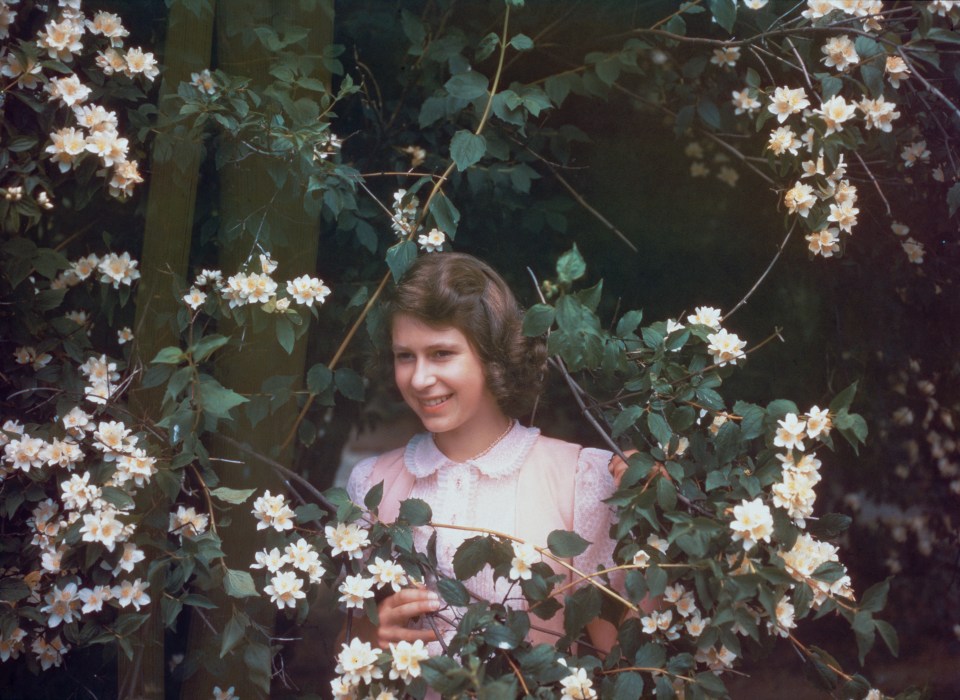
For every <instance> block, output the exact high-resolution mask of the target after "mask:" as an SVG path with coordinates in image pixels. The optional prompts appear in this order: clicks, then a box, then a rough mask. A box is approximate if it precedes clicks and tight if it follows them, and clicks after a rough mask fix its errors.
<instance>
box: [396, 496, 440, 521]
mask: <svg viewBox="0 0 960 700" xmlns="http://www.w3.org/2000/svg"><path fill="white" fill-rule="evenodd" d="M432 517H433V511H432V510H430V506H429V504H427V502H426V501H423V500H420V499H419V498H408V499H407V500H405V501H403V502H402V503H400V513H399V515H398V516H397V519H398V520H402V521H404V522H405V523H407V524H409V525H413V526H419V525H426V524H427V523H429V522H430V518H432Z"/></svg>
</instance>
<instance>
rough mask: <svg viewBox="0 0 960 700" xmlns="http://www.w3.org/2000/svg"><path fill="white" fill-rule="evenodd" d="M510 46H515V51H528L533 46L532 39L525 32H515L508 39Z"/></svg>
mask: <svg viewBox="0 0 960 700" xmlns="http://www.w3.org/2000/svg"><path fill="white" fill-rule="evenodd" d="M510 46H512V47H513V48H515V49H516V50H517V51H529V50H530V49H532V48H533V39H531V38H530V37H528V36H527V35H526V34H517V35H516V36H514V37H513V38H511V39H510Z"/></svg>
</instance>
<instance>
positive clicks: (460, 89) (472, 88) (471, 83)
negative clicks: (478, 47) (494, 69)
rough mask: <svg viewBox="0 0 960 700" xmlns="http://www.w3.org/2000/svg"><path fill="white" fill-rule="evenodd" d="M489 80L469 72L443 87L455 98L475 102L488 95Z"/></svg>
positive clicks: (451, 80)
mask: <svg viewBox="0 0 960 700" xmlns="http://www.w3.org/2000/svg"><path fill="white" fill-rule="evenodd" d="M489 82H490V81H489V79H488V78H487V76H485V75H483V74H482V73H478V72H476V71H473V70H468V71H466V72H464V73H458V74H457V75H455V76H453V77H452V78H450V80H448V81H447V82H446V83H445V84H444V86H443V87H445V88H446V89H447V92H449V93H450V94H451V95H453V96H454V97H459V98H460V99H462V100H475V99H477V98H478V97H482V96H483V95H486V94H487V85H488V84H489Z"/></svg>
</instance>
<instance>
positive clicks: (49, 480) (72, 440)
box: [0, 357, 157, 668]
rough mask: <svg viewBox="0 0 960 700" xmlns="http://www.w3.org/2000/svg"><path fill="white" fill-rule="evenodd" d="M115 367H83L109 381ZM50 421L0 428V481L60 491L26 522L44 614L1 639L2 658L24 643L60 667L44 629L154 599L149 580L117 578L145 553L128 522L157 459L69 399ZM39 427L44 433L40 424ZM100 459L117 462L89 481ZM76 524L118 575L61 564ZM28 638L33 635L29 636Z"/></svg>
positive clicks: (120, 428)
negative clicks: (111, 492)
mask: <svg viewBox="0 0 960 700" xmlns="http://www.w3.org/2000/svg"><path fill="white" fill-rule="evenodd" d="M114 368H115V366H111V364H110V363H109V362H107V361H106V359H105V358H96V357H92V358H90V360H88V362H87V363H85V364H84V366H83V367H82V368H81V370H82V371H83V372H84V373H85V374H87V375H88V376H89V377H90V378H91V379H93V380H94V381H105V382H109V381H111V377H112V374H113V369H114ZM113 380H115V377H113ZM55 422H56V423H57V425H55V426H50V428H49V432H50V433H52V435H51V436H50V437H49V438H41V437H34V436H32V435H31V434H30V433H28V432H27V431H26V428H25V426H23V425H22V424H21V423H19V422H17V421H14V420H7V421H6V422H5V423H4V424H3V429H2V432H0V445H2V447H3V458H2V460H0V481H7V480H10V479H15V478H23V479H27V480H29V482H30V483H31V484H32V485H38V484H51V485H52V486H55V488H56V496H53V497H47V498H45V499H44V500H41V501H39V502H37V503H36V504H35V505H34V506H33V507H32V510H31V511H30V515H29V517H28V518H26V520H25V523H26V526H27V528H28V530H27V532H28V540H27V542H28V544H29V545H30V546H31V547H35V548H36V550H35V551H36V558H37V564H36V565H33V566H32V567H31V568H30V571H31V573H29V574H28V575H26V576H23V577H22V580H23V581H24V583H26V584H27V586H28V587H29V589H30V595H29V597H28V598H27V600H26V602H27V603H31V604H34V605H36V610H37V613H38V615H40V616H42V617H38V618H37V628H36V629H35V630H33V631H28V630H25V629H21V628H17V629H16V630H14V632H13V633H12V634H11V635H10V636H8V637H0V661H6V660H8V659H16V658H17V657H18V656H19V654H20V653H21V652H23V651H24V650H25V649H26V648H27V647H28V646H29V648H30V649H31V651H33V653H34V654H35V655H36V658H37V660H38V662H39V663H40V665H41V667H42V668H50V667H54V666H59V665H60V663H61V662H62V657H63V655H64V654H66V653H67V651H68V650H69V649H70V647H69V645H67V644H65V643H64V642H63V641H62V640H61V639H60V637H59V636H54V637H52V638H51V637H50V636H49V633H48V630H53V629H54V628H57V627H59V626H61V625H67V624H70V623H73V622H77V621H80V620H81V618H82V616H83V615H87V614H95V613H98V612H101V611H102V610H103V606H104V605H105V604H110V605H112V606H114V607H117V608H121V609H122V608H126V607H132V608H133V609H134V610H140V609H141V608H142V607H143V606H144V605H148V604H149V603H150V595H149V594H148V593H147V589H148V587H149V584H147V583H146V582H144V581H143V580H142V579H140V578H136V579H133V580H131V579H128V578H123V579H120V578H119V577H121V576H122V575H123V574H124V573H127V574H129V573H132V572H133V571H134V567H135V566H136V564H138V563H139V562H141V561H143V560H144V559H145V558H146V555H145V553H144V552H143V550H142V549H140V548H139V547H138V546H137V545H136V544H134V543H133V542H132V541H131V537H132V536H133V535H134V534H135V533H136V525H135V524H134V523H133V522H125V519H126V517H127V513H128V511H130V510H131V509H132V508H133V497H134V496H136V494H137V489H138V488H140V487H143V486H145V485H147V484H148V483H149V482H150V480H151V479H152V477H153V475H154V474H156V472H157V467H156V459H155V458H154V457H151V456H149V455H148V454H147V453H146V450H145V446H143V445H141V443H140V439H139V438H138V437H137V436H136V435H134V434H133V431H132V430H131V429H130V428H128V427H127V426H126V425H125V424H124V423H122V422H120V421H116V420H99V421H96V420H94V418H93V416H91V415H90V414H88V413H87V412H86V411H84V410H83V409H82V408H80V407H79V406H75V407H73V408H72V409H71V410H70V411H68V412H67V413H65V414H64V415H62V416H60V417H58V418H56V419H55ZM36 429H37V431H38V432H46V431H44V428H43V426H37V428H36ZM31 432H32V430H31ZM97 462H106V463H113V466H114V469H113V471H112V473H111V472H109V471H108V472H106V473H107V474H108V475H107V476H106V477H105V479H104V480H103V481H102V482H99V483H98V482H95V481H94V480H93V479H92V476H93V475H94V474H95V473H96V470H95V469H93V467H94V466H96V463H97ZM88 464H89V465H90V466H89V467H88V466H86V465H88ZM108 487H109V488H111V489H116V490H119V491H121V492H123V493H125V494H126V496H127V497H129V498H128V504H124V505H118V504H117V503H115V500H116V499H112V498H111V499H110V500H107V498H106V497H105V489H107V488H108ZM74 531H76V534H77V535H79V542H80V543H90V544H95V545H98V546H100V549H99V550H92V551H91V552H90V553H91V554H96V555H97V556H96V558H94V559H93V560H92V561H91V564H94V565H96V564H99V567H100V568H101V569H104V570H106V571H108V572H110V575H111V576H112V577H114V579H117V580H116V581H115V582H113V583H98V584H96V585H91V586H85V585H84V584H83V580H82V579H81V578H80V576H79V575H78V574H77V570H76V569H65V568H63V561H64V559H65V556H66V555H67V554H68V553H69V552H71V551H72V549H73V546H74V545H72V544H70V542H71V541H72V540H71V539H70V538H71V537H74V536H75V535H72V534H71V533H74ZM118 545H119V546H118ZM9 573H13V572H9ZM29 636H33V637H34V638H33V640H32V641H28V637H29Z"/></svg>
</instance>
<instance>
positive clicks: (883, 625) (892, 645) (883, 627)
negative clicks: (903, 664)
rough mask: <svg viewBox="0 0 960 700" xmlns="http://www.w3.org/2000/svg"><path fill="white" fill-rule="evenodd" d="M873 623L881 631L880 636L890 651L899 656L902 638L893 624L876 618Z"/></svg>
mask: <svg viewBox="0 0 960 700" xmlns="http://www.w3.org/2000/svg"><path fill="white" fill-rule="evenodd" d="M873 624H874V625H875V626H876V628H877V632H879V633H880V638H881V639H882V640H883V643H884V644H886V645H887V649H889V650H890V653H891V654H893V655H894V656H899V655H900V640H899V639H898V638H897V631H896V630H895V629H894V628H893V625H891V624H890V623H889V622H886V621H885V620H874V621H873Z"/></svg>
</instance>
